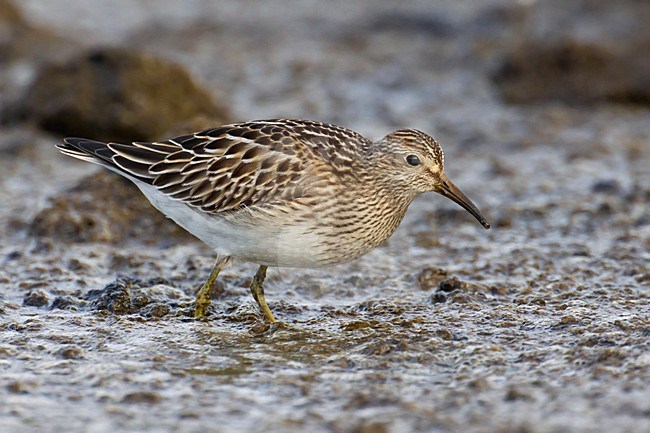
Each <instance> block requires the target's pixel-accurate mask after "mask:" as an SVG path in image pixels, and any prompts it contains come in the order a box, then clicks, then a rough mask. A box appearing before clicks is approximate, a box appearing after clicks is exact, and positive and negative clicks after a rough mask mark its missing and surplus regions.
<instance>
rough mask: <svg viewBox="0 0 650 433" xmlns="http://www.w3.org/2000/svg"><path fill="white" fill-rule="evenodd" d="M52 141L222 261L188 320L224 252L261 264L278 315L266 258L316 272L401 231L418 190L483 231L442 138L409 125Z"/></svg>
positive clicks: (239, 127)
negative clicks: (131, 190) (116, 178)
mask: <svg viewBox="0 0 650 433" xmlns="http://www.w3.org/2000/svg"><path fill="white" fill-rule="evenodd" d="M57 147H58V148H59V149H60V150H61V152H63V153H64V154H66V155H70V156H72V157H75V158H79V159H82V160H84V161H89V162H93V163H96V164H100V165H103V166H104V167H106V168H108V169H110V170H112V171H115V172H117V173H119V174H120V175H122V176H125V177H126V178H128V179H130V180H131V181H133V183H135V184H136V185H137V186H138V188H140V190H141V191H142V192H143V193H144V195H145V196H146V197H147V198H148V199H149V201H150V202H151V203H152V204H153V205H154V206H155V207H156V208H157V209H158V210H160V211H161V212H162V213H164V214H165V215H167V216H168V217H170V218H171V219H173V220H174V221H175V222H176V223H177V224H178V225H180V226H181V227H183V228H184V229H185V230H187V231H189V232H190V233H192V234H193V235H194V236H196V237H197V238H199V239H201V240H202V241H204V242H205V243H206V244H208V245H209V246H210V247H212V248H214V250H215V251H216V252H217V253H218V255H219V256H218V260H217V262H216V265H215V266H214V269H213V270H212V273H211V274H210V277H209V278H208V280H207V281H206V282H205V283H204V284H203V286H202V287H201V289H200V290H199V291H198V293H197V297H196V309H195V317H196V318H200V317H203V316H204V315H205V312H206V310H207V308H208V307H209V305H210V290H211V288H212V285H213V284H214V281H215V279H216V278H217V276H218V274H219V272H220V271H221V270H222V269H223V268H224V266H225V265H226V264H227V263H228V261H229V260H230V258H231V257H232V258H235V259H237V260H242V261H248V262H253V263H257V264H259V265H260V266H259V269H258V271H257V273H256V274H255V277H254V278H253V282H252V284H251V293H252V295H253V298H254V299H255V301H256V302H257V304H258V305H259V306H260V308H261V309H262V311H263V313H264V315H265V316H266V318H267V319H268V320H269V321H270V322H274V321H275V318H274V317H273V313H271V310H270V309H269V307H268V305H267V303H266V300H265V299H264V290H263V288H262V283H263V281H264V278H265V276H266V269H267V267H268V266H286V267H305V268H315V267H323V266H329V265H335V264H339V263H344V262H348V261H351V260H354V259H356V258H358V257H361V256H362V255H364V254H366V253H368V252H369V251H371V250H372V249H374V248H375V247H377V246H378V245H379V244H381V243H382V242H383V241H384V240H386V239H387V238H388V237H389V236H390V235H391V234H392V233H393V232H394V231H395V229H397V227H398V226H399V224H400V222H401V221H402V218H403V217H404V214H405V213H406V209H407V208H408V206H409V204H410V203H411V202H412V201H413V199H415V198H416V197H417V196H418V195H419V194H421V193H423V192H427V191H435V192H437V193H440V194H442V195H444V196H445V197H448V198H450V199H451V200H453V201H455V202H456V203H458V204H459V205H461V206H462V207H463V208H465V209H466V210H467V211H468V212H469V213H471V214H472V215H473V216H474V217H475V218H476V219H477V220H478V221H479V222H480V223H481V224H482V225H483V227H485V228H489V227H490V226H489V224H488V223H487V221H486V220H485V218H483V216H482V215H481V213H480V212H479V210H478V209H477V208H476V206H475V205H474V204H473V203H472V202H471V200H469V199H468V198H467V197H466V196H465V195H464V194H463V193H462V192H461V191H460V189H458V188H457V187H456V186H455V185H454V184H453V183H452V182H451V181H450V180H449V179H448V178H447V176H446V175H445V174H444V171H443V164H444V156H443V152H442V148H441V147H440V145H439V144H438V143H437V142H436V141H435V140H434V139H433V138H431V137H430V136H429V135H427V134H425V133H424V132H421V131H418V130H414V129H404V130H398V131H395V132H392V133H390V134H388V135H387V136H385V137H384V138H382V139H381V140H379V141H376V142H372V141H370V140H368V139H367V138H365V137H363V136H361V135H360V134H358V133H356V132H354V131H351V130H349V129H345V128H341V127H338V126H334V125H328V124H324V123H319V122H313V121H305V120H292V119H275V120H259V121H252V122H246V123H237V124H231V125H225V126H220V127H218V128H213V129H207V130H204V131H201V132H197V133H195V134H189V135H183V136H180V137H176V138H173V139H170V140H166V141H160V142H154V143H143V142H135V143H132V144H118V143H100V142H98V141H93V140H87V139H83V138H66V139H65V140H64V143H63V144H60V145H58V146H57Z"/></svg>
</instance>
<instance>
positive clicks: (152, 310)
mask: <svg viewBox="0 0 650 433" xmlns="http://www.w3.org/2000/svg"><path fill="white" fill-rule="evenodd" d="M169 311H170V308H169V305H166V304H163V303H159V302H155V303H152V304H149V305H147V306H146V307H144V308H142V310H141V311H140V314H142V315H143V316H145V317H164V316H166V315H167V314H169Z"/></svg>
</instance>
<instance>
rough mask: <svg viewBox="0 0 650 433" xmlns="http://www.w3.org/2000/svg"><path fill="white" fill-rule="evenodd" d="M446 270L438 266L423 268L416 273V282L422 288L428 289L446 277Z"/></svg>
mask: <svg viewBox="0 0 650 433" xmlns="http://www.w3.org/2000/svg"><path fill="white" fill-rule="evenodd" d="M447 275H448V272H447V271H446V270H444V269H440V268H424V269H422V271H421V272H420V273H419V274H418V284H419V286H420V289H422V290H430V289H433V288H434V287H438V285H439V284H440V283H441V282H442V281H443V280H444V279H445V278H447Z"/></svg>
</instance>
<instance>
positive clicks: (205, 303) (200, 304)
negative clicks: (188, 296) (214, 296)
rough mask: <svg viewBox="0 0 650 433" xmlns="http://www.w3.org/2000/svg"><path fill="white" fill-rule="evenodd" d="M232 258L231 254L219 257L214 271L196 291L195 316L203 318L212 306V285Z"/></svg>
mask: <svg viewBox="0 0 650 433" xmlns="http://www.w3.org/2000/svg"><path fill="white" fill-rule="evenodd" d="M229 260H230V257H229V256H226V257H221V258H219V259H217V263H216V264H215V265H214V268H213V269H212V273H211V274H210V276H209V277H208V280H207V281H206V282H205V283H204V284H203V286H201V288H200V289H199V291H198V292H197V293H196V307H195V309H194V318H195V319H201V318H203V317H205V312H206V311H207V309H208V307H209V306H210V292H211V291H212V286H214V282H215V280H216V279H217V276H218V275H219V272H221V270H222V269H223V268H224V267H225V266H226V265H227V264H228V261H229Z"/></svg>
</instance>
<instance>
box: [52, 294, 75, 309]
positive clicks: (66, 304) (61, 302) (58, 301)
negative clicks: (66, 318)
mask: <svg viewBox="0 0 650 433" xmlns="http://www.w3.org/2000/svg"><path fill="white" fill-rule="evenodd" d="M78 307H79V306H78V304H77V302H76V301H74V300H72V299H71V298H69V297H67V296H57V297H56V298H54V301H52V305H50V310H77V309H78Z"/></svg>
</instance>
